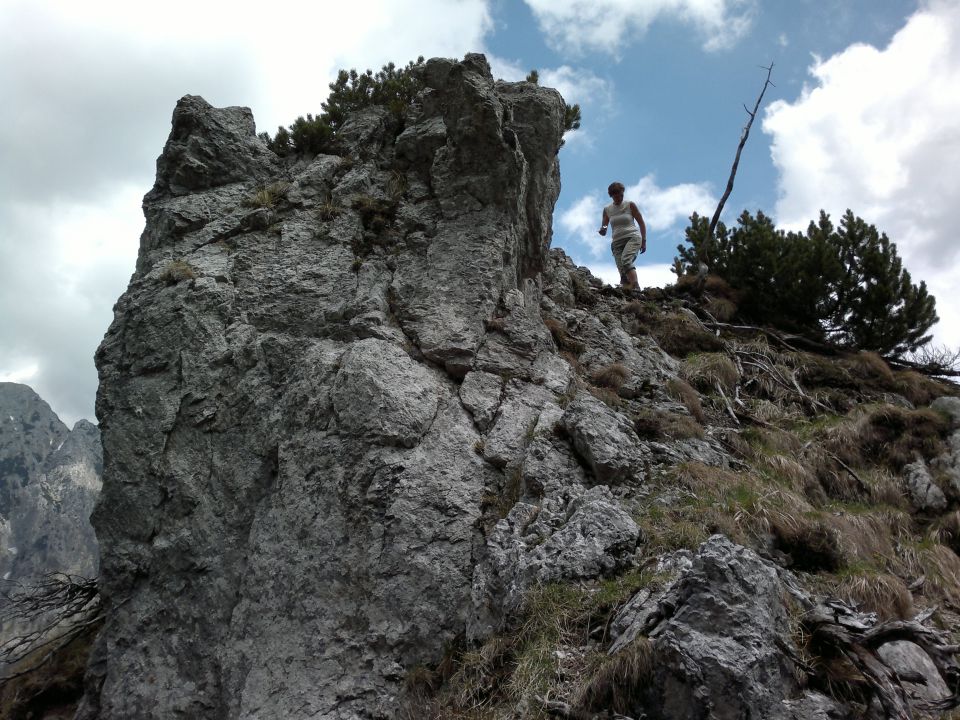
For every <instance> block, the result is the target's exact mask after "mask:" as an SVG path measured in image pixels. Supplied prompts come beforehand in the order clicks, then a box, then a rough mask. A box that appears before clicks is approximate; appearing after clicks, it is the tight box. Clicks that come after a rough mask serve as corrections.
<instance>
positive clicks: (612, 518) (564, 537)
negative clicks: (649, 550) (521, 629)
mask: <svg viewBox="0 0 960 720" xmlns="http://www.w3.org/2000/svg"><path fill="white" fill-rule="evenodd" d="M554 499H558V498H556V497H555V496H554ZM639 539H640V530H639V528H638V527H637V525H636V523H635V522H634V521H633V519H632V518H631V517H630V515H629V514H628V513H626V512H625V511H624V510H623V509H622V508H621V507H620V504H619V502H618V501H617V500H616V499H615V498H614V497H613V496H612V495H611V493H610V490H609V488H607V487H605V486H602V485H599V486H596V487H593V488H590V489H587V490H582V491H581V492H579V493H578V494H576V495H575V496H574V497H573V498H572V499H570V500H569V501H568V502H560V503H558V502H549V501H546V500H545V501H544V502H542V503H538V504H536V505H534V504H531V503H528V502H523V503H518V504H517V505H516V506H515V507H514V508H513V510H511V512H510V514H509V515H508V516H507V517H506V518H504V519H503V520H501V521H500V522H499V523H497V526H496V528H495V529H494V530H493V532H491V534H490V537H489V538H488V539H487V551H488V553H489V556H490V558H491V562H492V565H493V567H494V569H495V571H496V573H497V575H498V577H499V583H500V587H499V591H500V592H501V593H502V598H503V603H504V606H505V607H506V608H507V609H514V608H516V606H517V605H518V604H519V603H520V601H521V600H522V598H523V595H524V593H525V592H526V591H527V590H528V589H529V588H530V587H531V586H532V585H535V584H544V583H550V582H559V581H569V580H576V579H584V578H595V577H599V576H602V575H604V574H607V573H609V572H612V571H613V570H616V569H618V568H622V567H624V566H626V565H628V564H629V563H630V561H631V559H632V553H633V551H634V550H635V549H636V546H637V542H638V540H639Z"/></svg>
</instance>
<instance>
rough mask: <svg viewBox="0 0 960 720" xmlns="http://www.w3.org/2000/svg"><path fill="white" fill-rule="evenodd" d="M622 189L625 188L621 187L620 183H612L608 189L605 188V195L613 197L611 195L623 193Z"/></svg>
mask: <svg viewBox="0 0 960 720" xmlns="http://www.w3.org/2000/svg"><path fill="white" fill-rule="evenodd" d="M624 189H625V188H624V187H623V183H622V182H612V183H610V187H608V188H607V195H609V196H610V197H613V194H614V193H615V192H618V191H619V192H623V191H624Z"/></svg>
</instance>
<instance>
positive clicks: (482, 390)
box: [460, 370, 503, 432]
mask: <svg viewBox="0 0 960 720" xmlns="http://www.w3.org/2000/svg"><path fill="white" fill-rule="evenodd" d="M502 392H503V379H502V378H501V377H500V376H499V375H494V374H493V373H487V372H483V371H480V370H474V371H473V372H470V373H467V376H466V377H465V378H464V379H463V382H462V383H461V384H460V402H462V403H463V406H464V407H465V408H467V410H469V411H470V414H471V415H473V421H474V422H475V423H476V424H477V427H478V428H480V430H481V431H483V432H486V430H487V429H488V428H489V427H490V423H491V422H493V419H494V417H495V416H496V414H497V410H498V409H499V408H500V402H501V400H502V398H501V394H502Z"/></svg>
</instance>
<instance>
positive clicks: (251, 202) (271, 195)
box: [241, 180, 290, 208]
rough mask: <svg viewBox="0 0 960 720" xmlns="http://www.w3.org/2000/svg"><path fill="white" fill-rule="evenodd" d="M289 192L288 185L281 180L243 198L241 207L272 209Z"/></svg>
mask: <svg viewBox="0 0 960 720" xmlns="http://www.w3.org/2000/svg"><path fill="white" fill-rule="evenodd" d="M289 192H290V183H288V182H286V181H283V180H281V181H279V182H275V183H272V184H270V185H267V186H265V187H261V188H258V189H257V190H256V191H255V192H254V193H253V195H250V196H249V197H247V198H244V200H243V202H242V203H241V205H243V206H244V207H249V208H272V207H275V206H276V205H277V203H278V202H279V201H280V200H282V199H284V198H285V197H287V193H289Z"/></svg>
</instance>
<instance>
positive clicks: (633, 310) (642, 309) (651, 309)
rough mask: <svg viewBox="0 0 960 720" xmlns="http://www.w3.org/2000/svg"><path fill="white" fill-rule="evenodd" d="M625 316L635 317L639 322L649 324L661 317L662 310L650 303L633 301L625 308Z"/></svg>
mask: <svg viewBox="0 0 960 720" xmlns="http://www.w3.org/2000/svg"><path fill="white" fill-rule="evenodd" d="M623 313H624V314H625V315H633V316H634V317H636V318H637V319H638V320H640V321H642V322H645V323H649V322H651V321H653V320H655V319H656V318H657V317H659V316H660V315H661V312H660V309H659V308H657V306H656V305H654V304H653V303H650V302H643V301H642V300H632V301H631V302H628V303H627V304H626V305H624V306H623Z"/></svg>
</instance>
